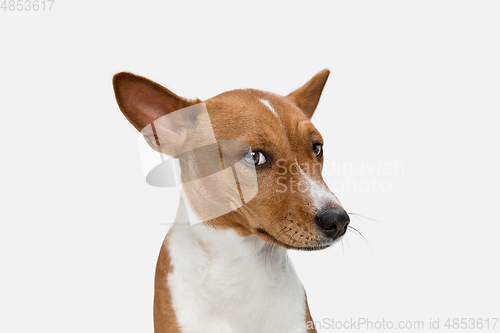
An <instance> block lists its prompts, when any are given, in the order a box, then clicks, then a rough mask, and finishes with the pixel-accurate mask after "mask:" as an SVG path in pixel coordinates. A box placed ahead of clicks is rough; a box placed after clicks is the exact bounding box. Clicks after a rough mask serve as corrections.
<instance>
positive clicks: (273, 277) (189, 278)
mask: <svg viewBox="0 0 500 333" xmlns="http://www.w3.org/2000/svg"><path fill="white" fill-rule="evenodd" d="M165 246H167V247H168V251H169V254H170V260H171V265H172V266H173V271H172V273H170V274H169V276H168V279H167V281H166V282H165V283H168V286H169V289H170V292H171V299H172V306H173V308H174V310H175V316H176V319H177V322H178V324H179V326H180V328H181V331H182V332H183V333H199V332H207V333H210V332H217V333H225V332H227V333H229V332H231V333H255V332H260V333H267V332H269V333H270V332H283V333H285V332H287V333H288V332H290V333H292V332H293V333H299V332H300V333H305V332H306V325H305V294H304V289H303V287H302V284H301V283H300V281H299V279H298V277H297V275H296V273H295V270H294V268H293V265H292V263H291V262H290V261H289V260H288V259H287V257H286V252H285V250H283V249H281V248H274V249H273V250H272V251H271V248H269V247H266V244H265V243H264V242H262V241H261V240H259V239H258V238H256V237H254V236H249V237H240V236H238V235H237V234H236V233H235V232H234V231H232V230H228V231H216V230H213V229H212V228H210V227H207V226H205V225H203V224H199V225H195V226H186V227H183V226H180V227H174V228H173V229H172V230H171V231H170V236H169V241H168V242H167V243H166V245H165Z"/></svg>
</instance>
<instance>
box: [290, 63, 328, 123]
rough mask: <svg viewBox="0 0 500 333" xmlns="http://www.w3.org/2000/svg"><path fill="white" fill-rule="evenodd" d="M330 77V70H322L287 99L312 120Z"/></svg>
mask: <svg viewBox="0 0 500 333" xmlns="http://www.w3.org/2000/svg"><path fill="white" fill-rule="evenodd" d="M328 75H330V71H329V70H328V69H324V70H322V71H321V72H319V73H318V74H316V75H314V77H313V78H312V79H310V80H309V82H307V83H306V84H304V85H303V86H302V87H300V88H299V89H297V90H295V91H294V92H292V93H291V94H289V95H288V96H287V98H288V99H290V100H291V101H292V102H293V103H295V104H296V105H297V106H298V107H299V108H300V109H301V110H302V112H304V114H305V115H306V117H307V118H309V119H311V117H312V115H313V113H314V110H316V106H318V102H319V98H320V97H321V92H322V91H323V88H324V87H325V83H326V80H327V79H328Z"/></svg>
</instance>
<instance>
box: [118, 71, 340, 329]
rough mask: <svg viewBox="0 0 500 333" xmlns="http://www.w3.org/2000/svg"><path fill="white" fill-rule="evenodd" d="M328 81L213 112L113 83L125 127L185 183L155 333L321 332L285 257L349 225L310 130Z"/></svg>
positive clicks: (163, 265)
mask: <svg viewBox="0 0 500 333" xmlns="http://www.w3.org/2000/svg"><path fill="white" fill-rule="evenodd" d="M329 73H330V72H329V70H327V69H325V70H323V71H321V72H319V73H318V74H316V75H315V76H314V77H313V78H312V79H310V80H309V81H308V82H307V83H306V84H305V85H303V86H302V87H300V88H298V89H297V90H295V91H293V92H292V93H290V94H289V95H287V96H281V95H277V94H274V93H270V92H265V91H260V90H256V89H239V90H233V91H228V92H224V93H222V94H220V95H217V96H215V97H212V98H210V99H208V100H206V101H204V102H202V101H200V100H198V99H194V100H193V99H186V98H183V97H180V96H178V95H176V94H174V93H173V92H172V91H170V90H168V89H167V88H165V87H163V86H161V85H159V84H158V83H155V82H153V81H151V80H149V79H146V78H144V77H140V76H137V75H134V74H131V73H126V72H121V73H118V74H116V75H115V76H114V77H113V87H114V91H115V97H116V100H117V103H118V106H119V108H120V109H121V111H122V112H123V114H124V115H125V117H126V118H127V119H128V120H129V122H130V123H131V124H132V125H133V126H134V127H135V128H136V129H137V130H138V131H140V132H141V133H142V134H143V135H144V137H145V139H146V141H147V143H148V144H149V146H151V147H152V148H153V149H154V150H156V151H157V152H161V153H163V154H166V155H168V156H173V157H175V158H176V159H177V160H178V162H179V168H180V174H181V182H182V183H184V184H186V187H185V188H184V189H183V192H182V195H181V199H180V203H179V208H178V211H177V216H176V219H175V223H174V225H173V226H172V227H171V228H170V230H169V231H168V233H167V235H166V237H165V240H164V242H163V245H162V247H161V250H160V254H159V258H158V263H157V267H156V275H155V296H154V311H153V312H154V330H155V332H156V333H166V332H168V333H201V332H205V333H208V332H214V333H225V332H227V333H257V332H258V333H275V332H280V333H284V332H294V333H299V332H300V333H306V332H307V333H312V332H316V329H315V327H314V323H313V320H312V318H311V315H310V312H309V307H308V304H307V297H306V293H305V290H304V288H303V286H302V284H301V282H300V281H299V278H298V277H297V274H296V272H295V270H294V267H293V265H292V263H291V261H290V260H288V257H287V250H289V249H294V250H305V251H310V250H321V249H324V248H327V247H329V246H330V245H332V244H333V243H334V242H335V241H336V240H338V239H339V238H340V237H341V236H343V235H344V234H345V232H346V231H347V227H348V224H349V216H348V214H347V213H346V211H345V210H344V209H343V207H342V205H341V204H340V202H339V200H338V199H337V197H336V196H335V195H334V194H333V193H332V192H331V191H330V189H329V188H328V186H327V185H326V184H325V182H324V180H323V178H322V176H321V167H322V164H323V160H324V156H323V138H322V136H321V134H320V133H319V132H318V130H317V129H316V128H315V127H314V125H313V124H312V123H311V121H310V119H311V117H312V116H313V113H314V111H315V110H316V107H317V105H318V102H319V99H320V97H321V94H322V91H323V88H324V86H325V83H326V81H327V79H328V76H329ZM183 110H184V111H183ZM238 143H239V144H238ZM227 145H229V146H231V147H230V148H227V149H226V148H224V147H226V146H227ZM224 149H225V151H226V153H225V152H224ZM241 149H246V151H245V152H243V154H241V151H240V150H241ZM227 152H229V153H227ZM224 154H225V155H227V156H229V155H230V158H233V159H234V161H232V162H227V161H228V160H229V159H230V158H227V159H226V157H224V158H222V157H223V155H224ZM210 156H212V157H213V156H217V158H211V157H210ZM215 160H217V161H218V162H214V161H215ZM221 160H223V162H222V164H225V165H223V166H222V167H220V166H219V165H220V161H221ZM206 161H209V163H208V164H207V163H205V166H201V167H200V165H199V163H202V164H203V163H204V162H206ZM226 162H227V163H226ZM217 164H219V165H217ZM214 165H217V166H214ZM228 165H229V166H228ZM227 170H229V171H227ZM226 171H227V172H226ZM231 177H233V178H231ZM234 177H236V181H232V182H231V181H230V179H234ZM200 179H203V182H200V181H199V180H200ZM234 183H236V185H237V186H236V187H234V186H233V187H232V188H231V187H230V186H229V185H228V184H233V185H234ZM189 184H194V186H191V185H189ZM206 184H209V185H206ZM252 184H253V187H252ZM235 188H236V189H235ZM248 188H250V190H249V189H248ZM227 193H233V194H231V195H228V194H227ZM235 198H236V199H235ZM240 199H241V201H239V200H240ZM193 220H194V221H193Z"/></svg>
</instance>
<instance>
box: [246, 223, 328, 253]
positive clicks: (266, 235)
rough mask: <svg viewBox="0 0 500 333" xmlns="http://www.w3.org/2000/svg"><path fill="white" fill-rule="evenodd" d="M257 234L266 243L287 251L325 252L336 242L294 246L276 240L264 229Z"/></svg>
mask: <svg viewBox="0 0 500 333" xmlns="http://www.w3.org/2000/svg"><path fill="white" fill-rule="evenodd" d="M255 234H256V236H257V237H259V238H260V239H261V240H263V241H264V242H266V243H268V244H272V245H276V246H279V247H282V248H285V249H287V250H298V251H319V250H324V249H326V248H328V247H330V246H331V245H332V244H333V243H334V242H335V240H333V239H331V240H326V241H324V242H321V243H319V244H314V243H312V244H305V245H301V246H297V245H294V244H287V243H285V242H282V241H280V240H278V239H276V238H275V237H274V236H272V235H271V234H269V233H268V232H267V231H265V230H264V229H262V228H259V229H257V230H256V233H255Z"/></svg>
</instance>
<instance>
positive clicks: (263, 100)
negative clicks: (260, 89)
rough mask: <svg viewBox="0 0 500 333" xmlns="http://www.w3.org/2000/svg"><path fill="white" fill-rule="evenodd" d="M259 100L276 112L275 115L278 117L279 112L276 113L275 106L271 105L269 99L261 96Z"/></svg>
mask: <svg viewBox="0 0 500 333" xmlns="http://www.w3.org/2000/svg"><path fill="white" fill-rule="evenodd" d="M259 101H261V102H262V104H264V105H265V106H267V108H268V109H269V110H270V111H271V112H272V113H274V115H275V116H276V117H277V118H278V113H276V110H275V109H274V108H273V106H272V105H271V103H269V101H268V100H267V99H263V98H259Z"/></svg>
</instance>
